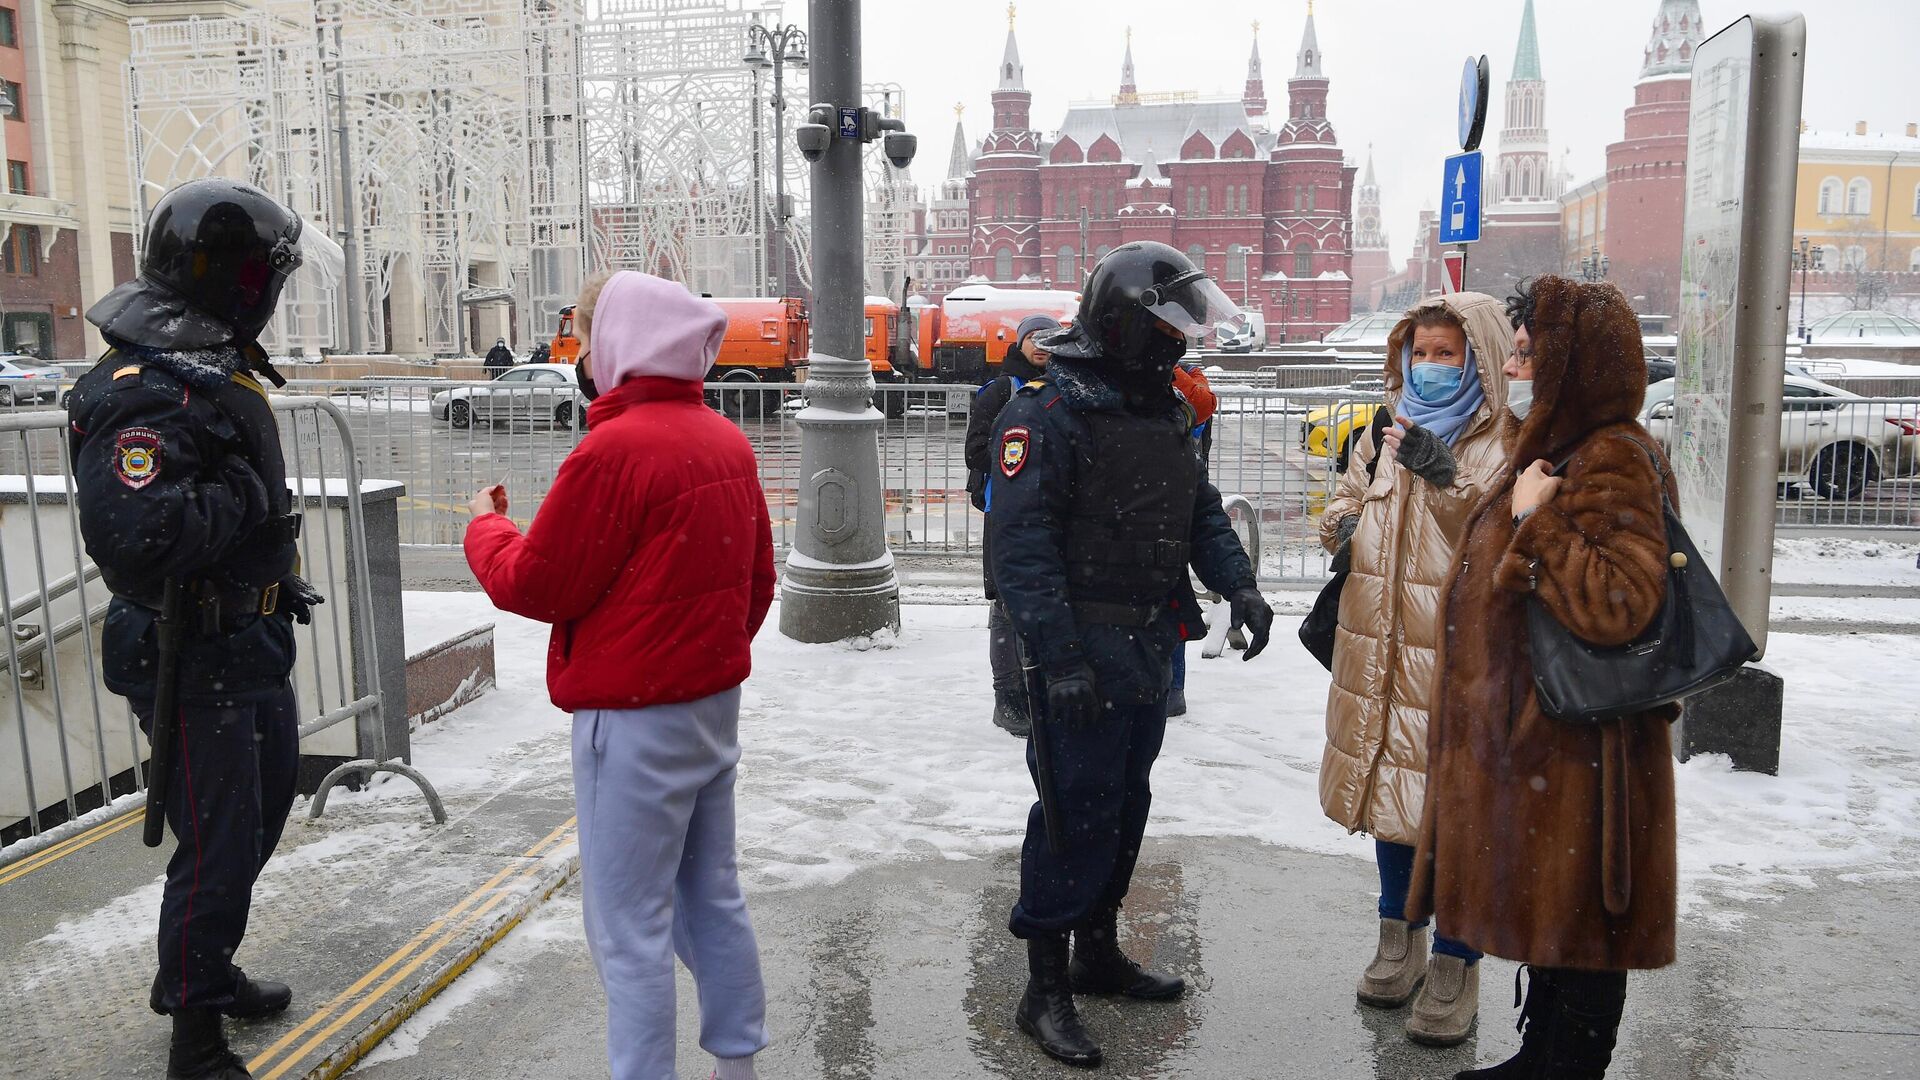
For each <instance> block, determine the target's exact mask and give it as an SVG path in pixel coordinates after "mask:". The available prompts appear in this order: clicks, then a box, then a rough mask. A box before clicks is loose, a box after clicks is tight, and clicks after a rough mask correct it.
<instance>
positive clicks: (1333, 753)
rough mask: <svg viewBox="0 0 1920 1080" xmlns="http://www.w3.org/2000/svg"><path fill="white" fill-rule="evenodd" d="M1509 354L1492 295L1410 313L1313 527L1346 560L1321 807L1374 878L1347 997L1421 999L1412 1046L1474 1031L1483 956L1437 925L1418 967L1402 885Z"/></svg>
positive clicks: (1422, 945)
mask: <svg viewBox="0 0 1920 1080" xmlns="http://www.w3.org/2000/svg"><path fill="white" fill-rule="evenodd" d="M1512 344H1513V332H1512V330H1510V329H1508V326H1507V320H1506V318H1505V317H1504V314H1503V312H1502V311H1501V307H1500V303H1499V301H1497V300H1495V299H1494V298H1493V297H1491V296H1486V295H1483V294H1481V293H1455V294H1453V295H1450V296H1444V297H1437V298H1435V299H1431V300H1427V301H1424V302H1422V303H1420V304H1418V305H1416V306H1415V307H1414V308H1413V309H1411V310H1410V311H1408V312H1407V316H1406V318H1404V319H1402V320H1401V321H1400V323H1399V325H1397V326H1395V327H1394V329H1393V332H1392V333H1391V334H1390V335H1388V338H1387V356H1388V357H1389V358H1390V359H1391V362H1390V363H1389V364H1388V365H1387V370H1386V393H1387V406H1388V407H1389V408H1390V409H1392V410H1393V412H1394V418H1395V424H1394V426H1393V427H1391V428H1387V429H1385V432H1384V434H1383V436H1382V439H1381V444H1380V445H1378V446H1376V445H1375V444H1374V440H1373V438H1372V437H1371V430H1372V429H1370V428H1361V429H1358V430H1356V431H1355V432H1354V433H1353V435H1352V439H1353V445H1352V450H1351V452H1350V453H1349V454H1348V457H1347V469H1346V472H1345V473H1343V474H1342V475H1341V478H1340V484H1339V487H1338V489H1337V490H1336V491H1335V492H1334V495H1333V498H1332V499H1331V500H1330V501H1329V502H1328V504H1327V510H1326V513H1325V514H1324V515H1323V516H1322V518H1321V523H1320V532H1321V541H1322V543H1324V544H1325V545H1326V547H1327V549H1328V550H1329V551H1333V552H1338V550H1339V549H1340V548H1341V547H1342V546H1343V545H1344V546H1346V547H1347V548H1348V549H1349V554H1350V556H1351V560H1352V571H1351V574H1350V576H1349V577H1348V578H1347V583H1346V587H1345V589H1344V590H1343V591H1342V592H1341V594H1340V621H1339V626H1340V628H1339V631H1338V633H1337V635H1336V637H1335V640H1334V650H1333V682H1332V685H1331V686H1330V687H1329V688H1328V692H1327V747H1326V750H1325V752H1324V753H1323V754H1322V756H1321V759H1320V806H1321V808H1322V809H1323V810H1324V811H1326V814H1327V816H1328V817H1329V818H1331V819H1333V820H1334V821H1335V822H1337V823H1338V824H1340V825H1344V826H1345V827H1346V828H1347V829H1348V830H1349V831H1352V832H1364V833H1367V834H1369V835H1371V836H1372V837H1373V842H1374V859H1375V862H1376V863H1377V864H1378V866H1379V870H1380V904H1379V913H1380V930H1379V940H1378V945H1377V946H1376V947H1375V950H1374V956H1373V961H1372V962H1371V963H1369V964H1368V965H1367V968H1366V971H1365V972H1364V973H1363V974H1362V975H1361V976H1360V982H1359V985H1358V986H1357V988H1356V990H1355V992H1356V994H1357V995H1358V997H1359V998H1360V1000H1361V1002H1363V1003H1364V1004H1367V1005H1371V1006H1374V1007H1375V1008H1382V1009H1393V1008H1399V1007H1400V1006H1402V1005H1405V1004H1406V1003H1407V1001H1408V1000H1409V999H1411V998H1413V997H1414V994H1415V991H1416V989H1418V991H1419V998H1418V1000H1416V1001H1414V1007H1413V1011H1412V1013H1411V1015H1410V1016H1409V1017H1408V1018H1407V1025H1406V1031H1407V1035H1408V1036H1409V1037H1410V1038H1412V1039H1414V1040H1415V1041H1418V1042H1423V1043H1429V1044H1433V1045H1440V1046H1452V1045H1454V1044H1456V1043H1460V1042H1463V1041H1465V1039H1466V1038H1467V1034H1468V1033H1469V1032H1470V1031H1472V1029H1473V1024H1474V1018H1475V1017H1476V1016H1478V1015H1479V1009H1480V968H1479V961H1480V954H1479V953H1478V952H1476V951H1475V950H1474V949H1473V948H1471V947H1469V946H1468V945H1466V944H1464V943H1463V942H1461V941H1459V940H1457V939H1455V938H1452V937H1449V936H1447V932H1448V931H1449V930H1450V929H1451V928H1450V927H1449V926H1448V925H1447V924H1446V923H1445V922H1444V921H1442V922H1441V924H1440V925H1439V927H1438V928H1436V929H1435V930H1434V933H1433V947H1432V952H1431V955H1429V952H1428V947H1427V936H1428V929H1429V928H1428V924H1427V922H1426V920H1424V919H1421V920H1413V921H1409V920H1408V918H1407V915H1406V911H1405V905H1406V898H1407V881H1408V877H1409V875H1410V874H1411V873H1412V871H1413V845H1414V843H1415V841H1416V840H1418V838H1419V825H1420V813H1421V807H1422V805H1423V803H1424V801H1425V791H1426V782H1427V776H1426V774H1427V713H1428V708H1429V706H1430V702H1431V699H1432V694H1433V658H1434V654H1435V652H1436V651H1437V650H1438V649H1439V647H1440V640H1441V638H1442V636H1443V633H1442V629H1441V624H1440V612H1439V602H1438V598H1439V589H1440V585H1441V583H1442V582H1444V581H1445V580H1446V578H1447V575H1448V573H1449V571H1450V570H1451V569H1452V567H1453V552H1454V548H1455V547H1456V546H1457V545H1458V544H1459V542H1460V538H1461V536H1462V535H1463V533H1464V531H1465V527H1466V521H1467V516H1468V514H1469V513H1470V512H1471V511H1472V510H1473V507H1474V505H1475V504H1476V503H1478V502H1479V501H1480V500H1481V498H1483V497H1484V496H1485V495H1486V494H1487V492H1488V491H1490V490H1491V489H1492V488H1494V487H1496V486H1497V485H1498V484H1499V483H1500V479H1501V477H1502V476H1503V475H1505V473H1506V465H1507V454H1506V448H1505V446H1504V445H1503V444H1502V442H1501V438H1500V431H1499V420H1500V415H1501V407H1502V405H1503V404H1504V402H1505V400H1506V398H1505V394H1506V378H1505V376H1504V375H1503V373H1502V371H1501V368H1500V364H1501V363H1503V362H1504V361H1505V359H1506V356H1507V354H1508V353H1510V352H1511V351H1512ZM1376 462H1377V464H1375V463H1376Z"/></svg>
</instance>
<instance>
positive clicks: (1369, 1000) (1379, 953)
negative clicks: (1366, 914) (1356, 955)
mask: <svg viewBox="0 0 1920 1080" xmlns="http://www.w3.org/2000/svg"><path fill="white" fill-rule="evenodd" d="M1426 970H1427V928H1426V927H1424V926H1423V927H1421V928H1420V929H1418V930H1415V929H1414V928H1413V927H1411V926H1409V925H1407V921H1406V920H1405V919H1381V920H1380V944H1379V946H1378V947H1377V948H1375V950H1374V953H1373V963H1371V964H1368V965H1367V970H1366V971H1365V972H1364V973H1362V974H1361V976H1360V985H1359V986H1357V987H1355V988H1354V994H1355V995H1356V996H1357V997H1359V999H1360V1000H1361V1002H1362V1003H1364V1004H1367V1005H1371V1006H1373V1007H1374V1008H1376V1009H1397V1008H1399V1007H1400V1006H1402V1005H1405V1004H1406V1003H1407V999H1409V998H1411V997H1413V991H1414V989H1415V988H1417V987H1418V986H1419V985H1420V980H1421V979H1422V978H1423V977H1424V976H1425V975H1426Z"/></svg>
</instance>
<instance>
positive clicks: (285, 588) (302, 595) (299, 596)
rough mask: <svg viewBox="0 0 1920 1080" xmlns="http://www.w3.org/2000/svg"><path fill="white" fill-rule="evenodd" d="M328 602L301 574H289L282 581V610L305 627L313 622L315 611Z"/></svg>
mask: <svg viewBox="0 0 1920 1080" xmlns="http://www.w3.org/2000/svg"><path fill="white" fill-rule="evenodd" d="M326 602H327V598H326V597H324V596H321V595H320V590H318V589H316V588H314V587H313V586H312V585H311V584H309V583H308V582H307V579H306V578H303V577H301V576H300V575H299V574H288V575H287V576H286V577H285V578H282V579H281V581H280V610H282V611H284V612H286V613H287V614H289V615H292V616H293V621H294V622H297V623H299V624H300V625H301V626H305V625H307V624H308V623H311V622H312V621H313V609H314V608H316V607H319V606H320V605H321V604H324V603H326Z"/></svg>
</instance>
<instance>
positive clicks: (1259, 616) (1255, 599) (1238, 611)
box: [1227, 585, 1273, 660]
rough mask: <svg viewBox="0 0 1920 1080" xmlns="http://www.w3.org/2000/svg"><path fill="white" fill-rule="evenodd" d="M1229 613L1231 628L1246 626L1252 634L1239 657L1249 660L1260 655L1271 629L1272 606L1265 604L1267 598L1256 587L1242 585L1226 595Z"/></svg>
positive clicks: (1265, 645) (1236, 628)
mask: <svg viewBox="0 0 1920 1080" xmlns="http://www.w3.org/2000/svg"><path fill="white" fill-rule="evenodd" d="M1227 603H1228V604H1229V605H1230V606H1229V607H1228V611H1229V613H1230V614H1231V615H1232V616H1233V629H1235V630H1238V629H1240V628H1241V627H1246V629H1247V632H1248V633H1249V634H1251V635H1252V637H1251V639H1250V640H1249V641H1248V642H1247V651H1246V652H1244V653H1242V654H1241V656H1240V659H1242V660H1251V659H1253V658H1254V657H1256V656H1259V655H1260V650H1261V649H1264V648H1266V647H1267V635H1268V634H1269V633H1270V632H1271V631H1272V630H1273V608H1272V607H1269V606H1268V604H1267V598H1266V597H1264V596H1261V595H1260V590H1259V588H1258V587H1256V586H1253V585H1242V586H1240V587H1239V588H1237V589H1235V590H1233V592H1232V593H1230V594H1228V596H1227Z"/></svg>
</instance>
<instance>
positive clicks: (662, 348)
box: [587, 270, 727, 393]
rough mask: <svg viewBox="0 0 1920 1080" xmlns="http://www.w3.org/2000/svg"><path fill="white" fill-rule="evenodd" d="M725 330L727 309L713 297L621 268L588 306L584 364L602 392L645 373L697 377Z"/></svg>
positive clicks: (696, 379) (700, 376) (717, 348)
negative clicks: (589, 321) (590, 312)
mask: <svg viewBox="0 0 1920 1080" xmlns="http://www.w3.org/2000/svg"><path fill="white" fill-rule="evenodd" d="M726 334H727V315H726V312H724V311H721V310H720V308H719V306H718V305H716V304H714V303H713V302H712V301H709V300H703V299H701V298H700V297H697V296H695V295H693V294H692V293H690V292H688V291H687V290H686V288H685V287H684V286H682V285H680V284H678V283H677V282H672V281H668V280H667V279H666V278H657V277H654V276H653V275H652V274H642V273H639V272H637V271H634V270H622V271H620V272H619V273H617V274H615V275H613V277H612V278H610V279H608V281H607V284H606V287H605V288H603V289H601V290H600V299H599V301H598V302H596V303H595V304H594V306H593V329H592V330H591V331H590V332H589V333H588V336H587V349H588V351H589V353H590V354H591V359H590V360H589V361H588V365H589V366H590V367H591V368H592V369H593V381H594V383H595V384H596V385H598V386H599V387H600V389H601V392H602V393H604V392H606V391H608V390H612V389H613V388H614V387H616V386H619V385H620V384H621V383H624V382H626V381H627V380H628V379H639V378H645V377H647V376H649V375H653V376H659V377H662V378H668V379H684V380H687V381H689V382H699V381H701V380H702V379H705V378H706V376H707V369H708V368H710V367H712V366H713V361H714V358H715V357H717V356H719V355H720V341H721V339H722V338H724V337H726Z"/></svg>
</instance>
